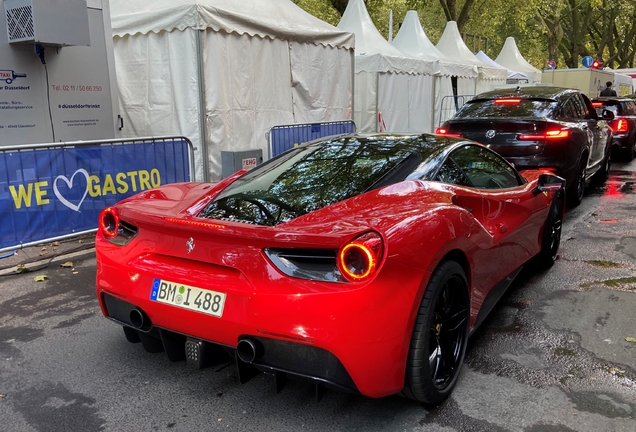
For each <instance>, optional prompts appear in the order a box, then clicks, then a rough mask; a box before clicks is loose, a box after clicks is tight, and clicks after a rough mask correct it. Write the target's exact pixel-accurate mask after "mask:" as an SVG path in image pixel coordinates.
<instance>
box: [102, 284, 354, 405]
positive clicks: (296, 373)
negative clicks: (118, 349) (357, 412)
mask: <svg viewBox="0 0 636 432" xmlns="http://www.w3.org/2000/svg"><path fill="white" fill-rule="evenodd" d="M101 303H102V304H104V306H105V308H106V310H107V313H108V317H109V318H110V319H111V320H112V321H114V322H116V323H118V324H121V325H123V326H125V334H126V337H127V338H128V340H129V341H131V342H141V343H142V344H143V345H144V346H145V347H146V349H147V350H148V351H151V352H152V351H158V348H161V349H162V350H163V351H165V352H166V354H167V356H168V359H170V360H171V361H181V360H186V361H187V362H188V363H192V364H194V365H195V366H196V367H199V368H201V367H205V366H209V365H212V364H217V363H221V362H223V361H227V360H231V359H235V361H236V363H237V367H238V370H239V371H238V373H239V377H240V378H241V380H242V381H244V380H245V381H246V380H247V379H245V378H246V376H245V375H246V373H245V372H244V370H246V369H248V368H250V367H251V368H255V369H257V370H260V371H262V372H268V373H271V374H274V375H275V374H277V373H280V374H285V375H291V376H292V377H295V378H299V379H305V380H309V381H311V382H314V383H315V384H316V385H320V386H323V387H326V388H332V389H336V390H339V391H345V392H349V393H358V389H357V387H356V385H355V383H354V382H353V380H352V379H351V376H350V375H349V373H348V372H347V370H346V369H345V367H344V366H343V365H342V363H341V362H340V361H339V360H338V359H337V358H336V357H335V356H334V355H333V354H332V353H330V352H329V351H326V350H324V349H321V348H318V347H315V346H312V345H306V344H302V343H297V342H288V341H284V340H277V339H273V338H267V337H262V336H258V337H246V338H239V339H247V338H249V340H250V342H251V343H253V344H256V345H257V346H258V347H259V348H258V350H257V351H258V353H257V354H255V355H254V358H253V359H250V360H249V361H243V360H242V359H241V358H240V356H239V355H236V353H235V350H234V349H233V348H232V347H227V346H223V345H218V344H215V343H214V342H210V341H200V340H192V339H190V338H188V336H187V335H183V334H180V333H176V332H173V331H171V330H169V329H165V328H160V327H157V326H155V325H154V324H153V323H152V322H151V321H150V319H149V318H148V317H147V315H146V314H145V312H144V311H143V310H141V309H140V308H138V307H137V306H135V305H133V304H132V303H128V302H125V301H123V300H120V299H118V298H117V297H113V296H111V295H110V294H106V293H103V294H102V298H101ZM131 313H132V314H137V313H139V314H141V315H143V316H145V321H144V322H143V323H141V322H137V321H136V320H135V319H133V320H131ZM194 350H196V353H194ZM228 355H229V356H228ZM248 379H249V378H248Z"/></svg>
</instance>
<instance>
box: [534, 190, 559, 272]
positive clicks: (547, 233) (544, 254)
mask: <svg viewBox="0 0 636 432" xmlns="http://www.w3.org/2000/svg"><path fill="white" fill-rule="evenodd" d="M562 225H563V192H557V193H556V194H555V195H554V198H553V199H552V204H550V211H549V213H548V217H547V218H546V221H545V224H544V225H543V234H542V235H541V251H540V252H539V254H538V255H537V261H538V263H539V264H540V265H542V266H545V267H551V266H552V264H554V262H555V261H556V259H557V254H558V252H559V246H560V245H561V228H562Z"/></svg>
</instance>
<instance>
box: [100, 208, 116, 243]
mask: <svg viewBox="0 0 636 432" xmlns="http://www.w3.org/2000/svg"><path fill="white" fill-rule="evenodd" d="M99 227H100V228H101V230H102V234H104V237H106V238H113V237H115V236H116V235H117V229H118V228H119V218H118V217H117V214H116V213H115V210H114V209H113V208H111V207H108V208H107V209H104V210H102V213H101V214H100V215H99Z"/></svg>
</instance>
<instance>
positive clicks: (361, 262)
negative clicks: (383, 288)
mask: <svg viewBox="0 0 636 432" xmlns="http://www.w3.org/2000/svg"><path fill="white" fill-rule="evenodd" d="M383 253H384V243H383V241H382V237H381V236H380V234H378V233H376V232H368V233H366V234H362V235H361V236H359V237H356V238H355V239H353V240H351V241H349V242H348V243H347V244H345V245H344V246H342V247H341V248H340V250H339V251H338V256H337V264H338V270H340V273H341V274H342V276H343V277H344V278H345V279H346V280H348V281H349V282H364V281H366V280H369V279H370V278H371V277H372V276H373V275H374V274H375V273H376V272H377V270H378V269H379V266H380V261H381V260H382V254H383Z"/></svg>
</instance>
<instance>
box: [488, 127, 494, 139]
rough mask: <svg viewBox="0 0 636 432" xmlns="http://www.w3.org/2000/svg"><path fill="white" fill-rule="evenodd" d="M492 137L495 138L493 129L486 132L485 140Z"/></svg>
mask: <svg viewBox="0 0 636 432" xmlns="http://www.w3.org/2000/svg"><path fill="white" fill-rule="evenodd" d="M494 137H495V130H494V129H489V130H488V131H486V138H488V139H492V138H494Z"/></svg>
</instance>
